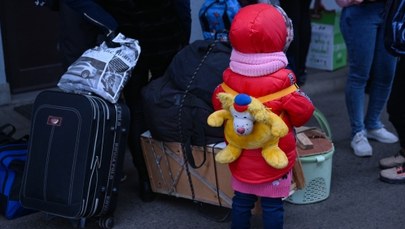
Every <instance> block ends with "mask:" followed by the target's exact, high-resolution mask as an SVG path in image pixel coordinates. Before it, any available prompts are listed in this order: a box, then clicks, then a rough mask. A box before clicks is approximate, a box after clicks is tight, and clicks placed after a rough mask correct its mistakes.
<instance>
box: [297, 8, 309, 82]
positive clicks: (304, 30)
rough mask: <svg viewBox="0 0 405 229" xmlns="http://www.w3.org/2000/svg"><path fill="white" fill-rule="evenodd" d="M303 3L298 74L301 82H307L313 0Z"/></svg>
mask: <svg viewBox="0 0 405 229" xmlns="http://www.w3.org/2000/svg"><path fill="white" fill-rule="evenodd" d="M300 4H301V15H300V26H299V28H296V29H299V33H300V39H299V42H300V43H299V50H298V51H299V53H298V63H297V74H298V76H297V77H298V78H299V81H300V82H301V84H305V81H306V61H307V55H308V50H309V44H310V43H311V33H312V29H311V12H310V5H311V0H302V1H300Z"/></svg>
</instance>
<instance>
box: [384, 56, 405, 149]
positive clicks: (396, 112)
mask: <svg viewBox="0 0 405 229" xmlns="http://www.w3.org/2000/svg"><path fill="white" fill-rule="evenodd" d="M404 76H405V57H401V58H400V60H399V62H398V64H397V69H396V74H395V79H394V83H393V85H392V90H391V94H390V97H389V100H388V105H387V111H388V114H389V120H390V122H391V123H392V124H393V126H394V128H395V130H396V131H397V133H398V137H399V143H400V145H401V148H402V150H403V152H404V153H405V106H404V104H405V77H404Z"/></svg>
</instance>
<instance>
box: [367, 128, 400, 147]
mask: <svg viewBox="0 0 405 229" xmlns="http://www.w3.org/2000/svg"><path fill="white" fill-rule="evenodd" d="M367 138H370V139H374V140H377V141H379V142H383V143H395V142H397V141H398V137H397V136H395V135H394V134H393V133H391V132H389V131H388V130H386V129H385V128H380V129H376V130H368V131H367Z"/></svg>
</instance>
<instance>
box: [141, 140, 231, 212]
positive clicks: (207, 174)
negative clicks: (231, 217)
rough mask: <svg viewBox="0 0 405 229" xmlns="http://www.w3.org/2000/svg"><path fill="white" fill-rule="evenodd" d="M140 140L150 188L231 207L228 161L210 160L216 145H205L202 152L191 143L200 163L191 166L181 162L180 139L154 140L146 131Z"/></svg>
mask: <svg viewBox="0 0 405 229" xmlns="http://www.w3.org/2000/svg"><path fill="white" fill-rule="evenodd" d="M141 143H142V148H143V152H144V157H145V162H146V165H147V169H148V173H149V179H150V182H151V187H152V190H153V191H154V192H156V193H162V194H167V195H171V196H176V197H182V198H187V199H194V200H197V201H200V202H203V203H208V204H213V205H217V206H223V207H228V208H231V205H232V196H233V190H232V188H231V175H230V171H229V169H228V165H224V164H219V163H216V162H215V160H214V155H215V153H216V152H218V151H219V150H220V149H221V146H220V145H219V146H216V147H213V146H207V147H206V148H205V152H204V147H197V146H193V148H192V151H193V156H194V160H195V163H196V165H200V164H201V163H203V164H202V166H201V167H200V168H197V169H193V168H192V167H191V166H189V165H188V164H186V163H185V159H184V155H183V151H182V149H181V144H180V143H177V142H162V141H157V140H154V139H152V138H151V137H150V135H149V134H148V133H145V134H144V135H143V136H142V137H141ZM222 147H223V145H222ZM204 154H205V156H206V159H205V162H204Z"/></svg>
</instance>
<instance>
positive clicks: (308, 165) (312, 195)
mask: <svg viewBox="0 0 405 229" xmlns="http://www.w3.org/2000/svg"><path fill="white" fill-rule="evenodd" d="M314 117H315V119H316V120H317V121H318V124H319V126H320V128H321V129H322V130H323V131H324V132H325V134H326V136H327V137H328V138H329V140H330V139H331V136H332V133H331V130H330V128H329V124H328V122H327V120H326V118H325V116H324V115H323V114H322V112H320V111H319V110H318V109H316V110H315V112H314ZM334 151H335V148H334V146H333V144H332V148H331V149H330V150H329V151H326V152H320V153H319V154H315V155H311V156H302V157H299V160H300V161H301V164H302V170H303V173H304V177H305V187H304V188H303V189H300V190H296V191H295V192H294V193H293V194H292V195H290V196H289V197H288V198H287V199H286V201H287V202H290V203H294V204H310V203H316V202H319V201H322V200H325V199H327V198H328V197H329V194H330V184H331V177H332V158H333V153H334Z"/></svg>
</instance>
